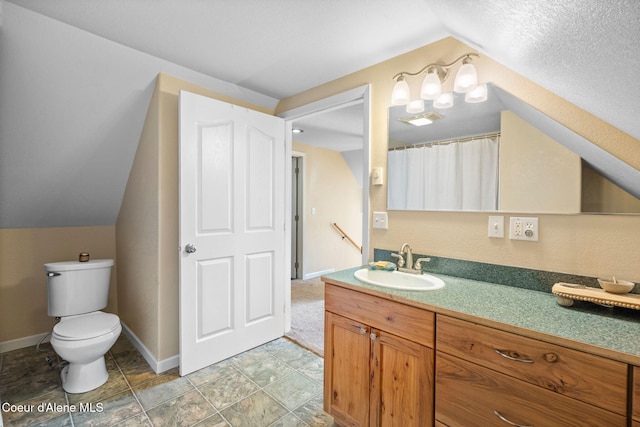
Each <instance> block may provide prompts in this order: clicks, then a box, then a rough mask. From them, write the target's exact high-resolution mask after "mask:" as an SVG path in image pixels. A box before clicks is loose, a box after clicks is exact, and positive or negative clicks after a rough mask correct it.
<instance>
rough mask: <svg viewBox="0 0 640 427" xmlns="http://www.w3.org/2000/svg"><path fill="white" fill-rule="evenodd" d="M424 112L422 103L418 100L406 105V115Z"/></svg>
mask: <svg viewBox="0 0 640 427" xmlns="http://www.w3.org/2000/svg"><path fill="white" fill-rule="evenodd" d="M423 111H424V101H423V100H422V99H418V100H415V101H411V102H410V103H408V104H407V113H413V114H415V113H422V112H423Z"/></svg>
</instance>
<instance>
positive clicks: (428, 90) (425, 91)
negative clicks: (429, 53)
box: [420, 68, 442, 99]
mask: <svg viewBox="0 0 640 427" xmlns="http://www.w3.org/2000/svg"><path fill="white" fill-rule="evenodd" d="M441 93H442V83H441V82H440V77H438V73H437V71H436V69H435V68H433V69H431V70H430V71H429V72H428V73H427V76H426V77H425V78H424V81H423V82H422V89H421V90H420V98H422V99H436V98H437V97H439V96H440V94H441Z"/></svg>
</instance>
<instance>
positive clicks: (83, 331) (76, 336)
mask: <svg viewBox="0 0 640 427" xmlns="http://www.w3.org/2000/svg"><path fill="white" fill-rule="evenodd" d="M121 331H122V326H121V324H120V319H119V318H118V316H116V315H115V314H111V313H104V312H102V311H96V312H92V313H87V314H80V315H75V316H67V317H63V318H62V319H61V320H60V322H59V323H58V324H56V326H55V327H54V328H53V333H52V336H51V346H52V347H53V349H54V351H55V352H56V353H57V354H58V355H59V356H60V357H61V358H62V359H63V360H65V361H67V362H68V365H67V366H65V367H64V368H63V370H62V372H61V374H60V376H61V379H62V388H64V390H65V391H66V392H68V393H84V392H87V391H90V390H93V389H95V388H97V387H100V386H101V385H102V384H104V383H105V382H106V381H107V378H108V377H109V374H108V373H107V368H106V365H105V360H104V355H105V353H106V352H107V351H109V349H110V348H111V346H112V345H113V344H114V343H115V342H116V340H117V339H118V336H119V335H120V332H121Z"/></svg>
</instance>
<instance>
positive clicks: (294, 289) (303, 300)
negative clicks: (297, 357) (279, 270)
mask: <svg viewBox="0 0 640 427" xmlns="http://www.w3.org/2000/svg"><path fill="white" fill-rule="evenodd" d="M286 336H287V337H288V338H290V339H292V340H293V341H295V342H297V343H298V344H300V345H301V346H303V347H305V348H307V349H309V350H311V351H313V352H314V353H316V354H318V355H319V356H323V355H324V284H323V283H322V281H321V280H320V278H317V279H312V280H292V281H291V331H289V332H287V334H286Z"/></svg>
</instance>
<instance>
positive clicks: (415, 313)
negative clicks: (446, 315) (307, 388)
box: [324, 283, 435, 348]
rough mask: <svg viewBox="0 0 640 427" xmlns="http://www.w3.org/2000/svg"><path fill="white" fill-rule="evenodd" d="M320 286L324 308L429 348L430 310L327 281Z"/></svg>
mask: <svg viewBox="0 0 640 427" xmlns="http://www.w3.org/2000/svg"><path fill="white" fill-rule="evenodd" d="M324 289H325V291H324V292H325V293H324V295H325V301H324V307H325V310H327V311H330V312H332V313H337V314H340V315H342V316H346V317H348V318H350V319H353V320H356V321H358V322H362V323H365V324H367V325H369V326H373V327H374V328H378V329H382V330H384V331H387V332H389V333H392V334H394V335H397V336H399V337H402V338H406V339H408V340H411V341H414V342H417V343H419V344H422V345H425V346H427V347H430V348H433V342H434V329H435V327H434V324H435V314H434V313H432V312H430V311H426V310H422V309H419V308H416V307H411V306H409V305H405V304H401V303H398V302H394V301H389V300H387V299H384V298H379V297H376V296H372V295H368V294H363V293H362V292H356V291H352V290H350V289H345V288H342V287H340V286H335V285H331V284H328V283H327V284H325V287H324Z"/></svg>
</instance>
